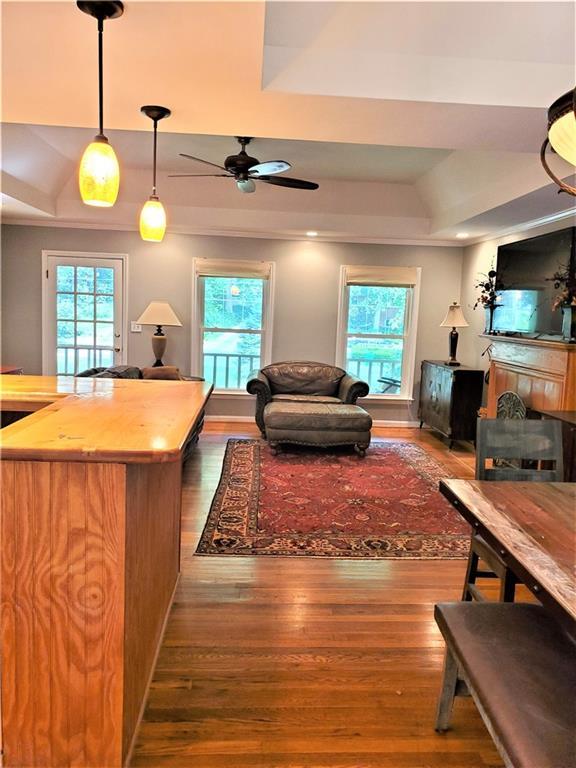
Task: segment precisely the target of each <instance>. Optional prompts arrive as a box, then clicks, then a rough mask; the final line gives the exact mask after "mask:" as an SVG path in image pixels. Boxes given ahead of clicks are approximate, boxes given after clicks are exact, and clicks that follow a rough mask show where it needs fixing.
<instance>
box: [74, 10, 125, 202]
mask: <svg viewBox="0 0 576 768" xmlns="http://www.w3.org/2000/svg"><path fill="white" fill-rule="evenodd" d="M76 5H77V6H78V8H79V9H80V10H81V11H83V12H84V13H87V14H88V15H89V16H93V17H94V18H95V19H97V21H98V118H99V125H98V135H97V136H96V137H95V138H94V141H92V142H91V143H90V144H89V145H88V146H87V147H86V149H85V150H84V154H83V155H82V159H81V161H80V168H79V171H78V185H79V188H80V196H81V198H82V201H83V202H84V203H85V204H86V205H92V206H96V207H99V208H110V207H111V206H113V205H114V203H115V202H116V198H117V197H118V190H119V188H120V166H119V165H118V158H117V157H116V153H115V152H114V149H113V148H112V146H111V145H110V143H109V142H108V139H107V138H106V136H105V135H104V106H103V103H104V85H103V63H102V62H103V51H102V38H103V32H104V21H105V20H106V19H117V18H118V17H119V16H122V14H123V13H124V5H123V4H122V3H121V2H120V0H78V1H77V3H76Z"/></svg>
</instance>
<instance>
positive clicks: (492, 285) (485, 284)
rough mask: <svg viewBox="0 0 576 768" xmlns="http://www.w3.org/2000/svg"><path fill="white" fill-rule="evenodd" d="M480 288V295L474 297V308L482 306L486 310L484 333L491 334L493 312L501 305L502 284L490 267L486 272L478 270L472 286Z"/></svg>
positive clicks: (492, 331)
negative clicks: (475, 280)
mask: <svg viewBox="0 0 576 768" xmlns="http://www.w3.org/2000/svg"><path fill="white" fill-rule="evenodd" d="M474 287H475V288H479V289H480V295H479V296H478V298H477V299H476V302H475V304H474V307H473V308H474V309H476V308H477V307H482V308H483V309H487V310H488V327H487V328H486V329H485V331H484V332H485V333H488V334H493V333H494V330H493V327H494V312H495V311H496V310H497V309H498V307H501V306H502V305H501V304H500V300H501V296H500V291H502V290H504V284H503V283H502V281H501V280H499V279H498V273H497V272H496V270H495V269H494V268H492V269H491V270H490V271H489V272H488V273H485V272H480V273H479V278H478V282H477V283H476V284H475V286H474Z"/></svg>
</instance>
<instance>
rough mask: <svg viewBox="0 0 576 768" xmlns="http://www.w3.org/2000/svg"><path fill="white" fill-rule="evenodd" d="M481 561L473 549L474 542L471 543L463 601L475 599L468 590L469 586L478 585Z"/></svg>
mask: <svg viewBox="0 0 576 768" xmlns="http://www.w3.org/2000/svg"><path fill="white" fill-rule="evenodd" d="M479 560H480V558H479V557H478V555H477V554H476V552H474V550H473V548H472V541H470V554H469V555H468V565H467V566H466V576H465V578H464V589H463V590H462V600H468V601H471V600H473V599H474V597H473V595H472V593H471V592H470V590H469V589H468V585H469V584H475V583H476V576H477V574H478V562H479Z"/></svg>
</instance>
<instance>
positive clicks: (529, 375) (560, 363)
mask: <svg viewBox="0 0 576 768" xmlns="http://www.w3.org/2000/svg"><path fill="white" fill-rule="evenodd" d="M483 338H485V339H487V340H489V341H490V343H491V345H492V349H491V363H490V383H489V386H488V415H489V416H491V417H494V416H496V401H497V399H498V397H499V395H501V394H502V392H506V391H512V392H516V393H517V394H518V395H520V397H521V398H522V400H523V401H524V403H525V404H526V406H527V407H528V408H532V409H534V410H537V411H576V344H568V343H567V342H563V341H543V340H540V339H522V338H518V337H511V336H489V335H483Z"/></svg>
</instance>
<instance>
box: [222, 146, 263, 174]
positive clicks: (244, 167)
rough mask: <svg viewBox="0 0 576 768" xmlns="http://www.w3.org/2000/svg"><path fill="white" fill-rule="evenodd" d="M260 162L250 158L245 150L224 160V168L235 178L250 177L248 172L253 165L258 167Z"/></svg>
mask: <svg viewBox="0 0 576 768" xmlns="http://www.w3.org/2000/svg"><path fill="white" fill-rule="evenodd" d="M258 163H259V160H257V159H256V158H255V157H250V155H248V154H246V152H244V150H242V151H241V152H239V153H238V154H237V155H229V156H228V157H227V158H226V160H224V168H226V170H227V171H228V172H229V173H233V174H234V175H235V176H241V175H246V176H247V175H248V171H249V170H250V168H252V166H253V165H258Z"/></svg>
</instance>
